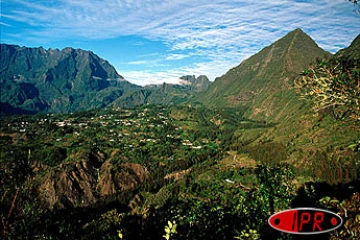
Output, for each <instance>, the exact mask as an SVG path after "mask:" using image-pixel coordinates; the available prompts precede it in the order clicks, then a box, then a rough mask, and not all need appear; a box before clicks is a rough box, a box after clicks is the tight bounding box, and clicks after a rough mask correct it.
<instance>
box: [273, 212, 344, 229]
mask: <svg viewBox="0 0 360 240" xmlns="http://www.w3.org/2000/svg"><path fill="white" fill-rule="evenodd" d="M268 222H269V224H270V226H271V227H273V228H274V229H276V230H278V231H282V232H286V233H292V234H319V233H325V232H330V231H333V230H335V229H337V228H339V227H340V226H341V225H342V223H343V220H342V218H341V217H340V216H339V215H337V214H336V213H333V212H330V211H328V210H324V209H318V208H294V209H289V210H284V211H281V212H278V213H275V214H274V215H272V216H271V217H270V218H269V220H268Z"/></svg>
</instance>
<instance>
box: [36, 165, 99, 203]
mask: <svg viewBox="0 0 360 240" xmlns="http://www.w3.org/2000/svg"><path fill="white" fill-rule="evenodd" d="M95 175H96V173H95V168H94V167H93V166H92V164H91V163H90V162H88V161H81V162H78V163H76V164H69V165H65V166H63V165H61V166H59V167H58V168H56V169H55V170H53V171H52V172H51V173H50V174H48V175H47V176H46V177H45V179H44V180H43V181H42V183H41V184H40V187H39V192H40V198H41V200H42V202H44V203H45V205H46V206H47V207H48V208H50V209H52V208H66V207H84V206H88V205H91V204H94V203H95V202H96V196H95V191H93V189H95V186H96V178H95Z"/></svg>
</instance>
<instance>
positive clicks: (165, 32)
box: [0, 0, 360, 85]
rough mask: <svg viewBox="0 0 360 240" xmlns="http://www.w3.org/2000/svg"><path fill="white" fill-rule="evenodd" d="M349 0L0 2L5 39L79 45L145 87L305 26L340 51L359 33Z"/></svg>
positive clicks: (239, 56) (221, 69)
mask: <svg viewBox="0 0 360 240" xmlns="http://www.w3.org/2000/svg"><path fill="white" fill-rule="evenodd" d="M354 9H355V8H354V6H353V5H352V4H351V3H349V2H348V1H347V0H296V1H294V0H292V1H290V0H271V1H270V0H269V1H254V0H229V1H223V0H211V1H209V0H1V19H0V26H1V43H7V44H17V45H20V46H27V47H39V46H43V47H44V48H59V49H63V48H65V47H68V46H70V47H74V48H81V49H85V50H91V51H93V52H95V53H96V54H98V55H99V56H100V57H102V58H104V59H106V60H108V61H109V62H110V63H111V64H112V65H113V66H114V67H115V68H116V69H117V71H118V72H119V74H121V75H122V76H123V77H125V79H127V80H129V81H130V82H133V83H136V84H139V85H145V84H153V83H162V82H171V83H174V82H177V81H178V78H179V77H180V76H182V75H186V74H190V75H197V76H198V75H200V74H205V75H207V76H208V77H209V79H210V80H214V79H215V77H219V76H221V75H223V74H224V73H226V72H227V71H228V70H229V69H230V68H232V67H234V66H237V65H238V64H240V62H241V61H242V60H244V59H246V58H248V57H250V56H251V55H253V54H255V53H257V52H258V51H260V50H261V49H262V48H264V47H266V46H268V45H270V44H271V43H273V42H274V41H276V40H277V39H279V38H281V37H282V36H284V35H285V34H286V33H288V32H290V31H292V30H294V29H296V28H301V29H302V30H303V31H305V32H306V33H307V34H308V35H310V36H311V37H312V38H313V39H314V40H315V41H316V42H317V43H318V45H319V46H320V47H322V48H323V49H325V50H327V51H330V52H332V53H334V52H336V51H337V50H339V49H340V48H344V47H346V46H348V45H349V44H350V43H351V41H352V40H353V39H354V38H355V37H356V36H357V35H358V34H359V32H360V27H359V26H360V25H359V23H360V15H359V14H355V13H354Z"/></svg>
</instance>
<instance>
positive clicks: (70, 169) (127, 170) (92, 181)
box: [38, 154, 148, 209]
mask: <svg viewBox="0 0 360 240" xmlns="http://www.w3.org/2000/svg"><path fill="white" fill-rule="evenodd" d="M97 157H98V158H102V157H103V156H101V155H99V154H98V155H97ZM97 160H99V159H97ZM147 177H148V171H147V170H146V168H145V167H144V166H142V165H140V164H136V163H123V164H121V165H120V166H119V167H117V168H115V167H114V166H113V165H112V164H111V161H110V160H107V161H105V162H103V163H101V162H99V161H94V159H90V160H81V161H79V162H76V163H67V164H60V165H59V166H58V167H56V168H54V169H52V170H50V172H49V173H48V174H47V175H46V176H44V177H43V179H42V181H41V183H40V184H39V187H38V190H39V199H40V201H41V202H42V203H43V204H44V206H46V207H47V208H48V209H53V208H57V209H63V208H68V207H87V206H91V205H93V204H95V203H96V202H97V201H99V200H102V199H104V198H106V197H109V196H111V195H114V194H117V193H120V192H124V191H132V190H135V189H136V188H137V187H138V186H139V185H140V184H141V183H142V182H144V181H145V180H146V179H147Z"/></svg>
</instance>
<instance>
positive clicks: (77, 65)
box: [0, 44, 210, 114]
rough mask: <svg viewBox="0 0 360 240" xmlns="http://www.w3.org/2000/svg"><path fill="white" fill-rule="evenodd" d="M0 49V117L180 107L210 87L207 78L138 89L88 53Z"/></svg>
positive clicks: (34, 49)
mask: <svg viewBox="0 0 360 240" xmlns="http://www.w3.org/2000/svg"><path fill="white" fill-rule="evenodd" d="M0 48H1V58H0V62H1V65H0V84H1V92H0V93H1V101H0V107H1V113H2V114H23V113H25V114H33V113H48V112H51V113H62V112H75V111H84V110H90V109H95V108H103V107H106V106H109V105H111V106H121V107H133V106H136V105H141V104H146V103H154V104H171V103H173V101H175V103H180V102H183V101H187V100H188V99H189V98H191V97H192V95H193V94H194V93H197V92H199V91H202V90H205V89H206V87H207V86H208V85H209V84H210V81H209V80H208V79H207V78H206V77H205V76H201V77H199V78H197V79H195V78H194V77H192V76H190V77H189V76H185V77H183V78H182V79H183V80H184V81H183V84H181V85H170V84H165V85H164V86H166V87H165V88H164V86H163V85H162V86H160V87H158V86H149V87H141V86H137V85H135V84H132V83H130V82H128V81H126V80H125V79H124V78H123V77H122V76H121V75H119V74H118V73H117V72H116V70H115V68H114V67H113V66H112V65H110V64H109V63H108V62H107V61H106V60H104V59H101V58H100V57H98V56H97V55H96V54H94V53H93V52H91V51H84V50H80V49H73V48H65V49H63V50H61V51H60V50H58V49H55V50H53V49H49V50H45V49H44V48H42V47H40V48H27V47H19V46H15V45H6V44H1V46H0ZM193 78H194V79H193ZM184 83H185V84H184ZM178 95H179V96H178Z"/></svg>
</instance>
